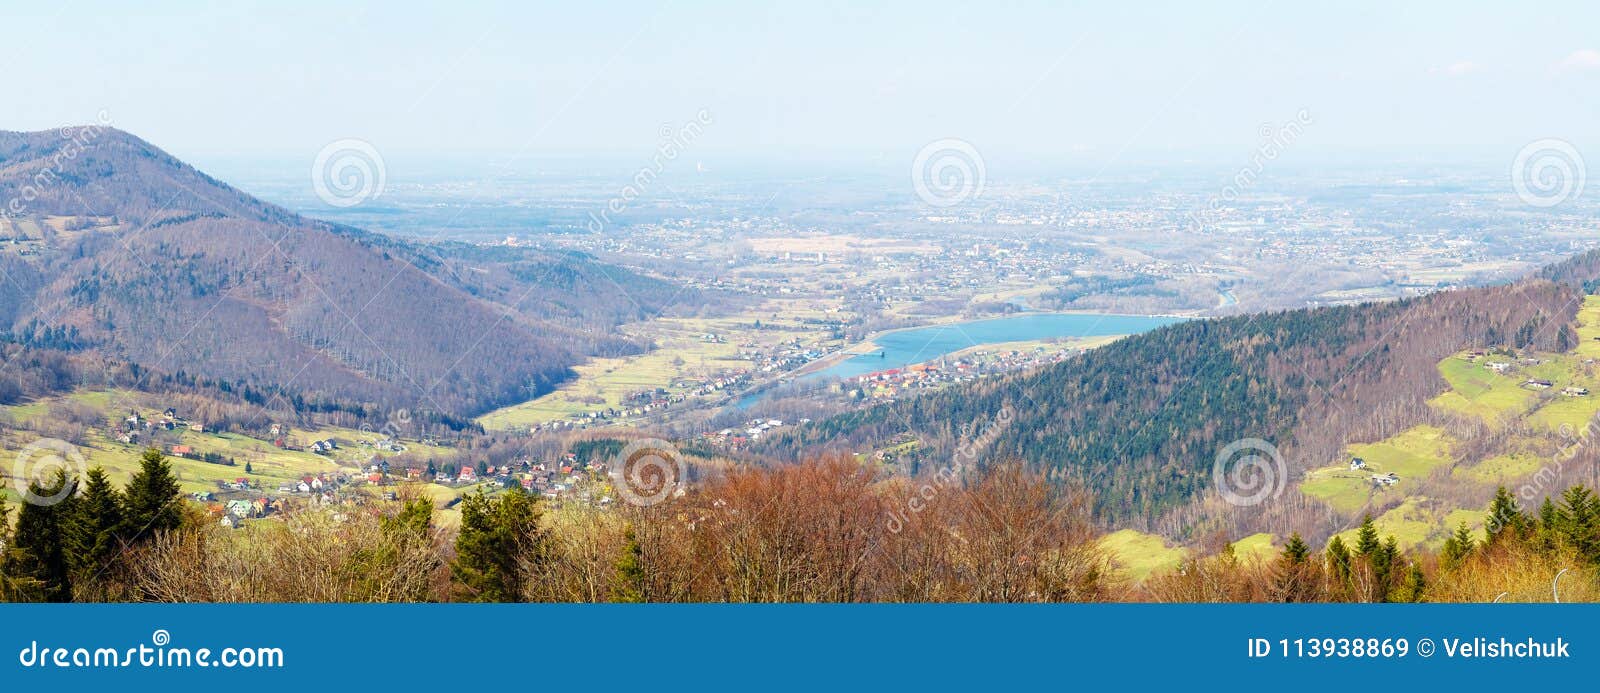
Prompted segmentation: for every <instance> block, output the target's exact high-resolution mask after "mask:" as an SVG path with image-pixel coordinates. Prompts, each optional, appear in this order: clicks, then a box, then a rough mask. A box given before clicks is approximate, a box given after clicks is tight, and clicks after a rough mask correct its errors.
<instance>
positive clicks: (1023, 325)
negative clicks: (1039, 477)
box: [805, 313, 1183, 379]
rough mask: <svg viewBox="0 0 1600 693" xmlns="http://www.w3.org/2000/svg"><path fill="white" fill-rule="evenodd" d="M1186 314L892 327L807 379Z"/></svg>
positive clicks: (1122, 329) (1142, 327) (1157, 323)
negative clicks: (869, 347)
mask: <svg viewBox="0 0 1600 693" xmlns="http://www.w3.org/2000/svg"><path fill="white" fill-rule="evenodd" d="M1182 321H1183V318H1174V317H1163V316H1153V315H1106V314H1096V313H1026V314H1023V315H1017V316H1011V317H1004V318H990V319H987V320H972V321H969V322H960V323H951V324H949V325H935V326H932V327H917V328H912V329H908V330H898V331H895V332H887V333H884V334H881V335H878V336H877V337H874V338H873V339H872V342H873V343H874V344H877V345H878V350H876V351H873V352H870V353H866V354H858V355H855V356H852V357H850V358H848V359H845V360H844V361H840V362H839V363H836V364H834V365H832V366H829V367H827V368H825V369H823V370H820V371H817V372H815V373H811V374H808V375H806V376H805V378H808V379H809V378H850V377H854V376H858V375H862V374H865V373H871V372H873V371H881V370H884V369H887V368H902V367H905V366H909V365H911V364H913V363H922V362H924V361H932V360H934V359H937V358H939V357H940V356H944V355H945V354H949V353H953V352H957V351H961V350H962V349H970V348H972V347H975V346H982V345H984V344H997V343H1000V342H1021V341H1027V340H1032V339H1050V338H1054V337H1104V336H1107V335H1118V334H1138V333H1140V332H1147V331H1150V330H1153V329H1155V328H1157V327H1161V326H1163V325H1170V324H1172V323H1175V322H1182Z"/></svg>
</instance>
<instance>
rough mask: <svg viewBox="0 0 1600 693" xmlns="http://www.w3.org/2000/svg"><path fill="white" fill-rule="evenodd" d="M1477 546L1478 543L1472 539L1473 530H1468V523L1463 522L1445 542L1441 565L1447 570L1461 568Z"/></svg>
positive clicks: (1440, 557)
mask: <svg viewBox="0 0 1600 693" xmlns="http://www.w3.org/2000/svg"><path fill="white" fill-rule="evenodd" d="M1475 545H1476V542H1474V541H1473V539H1472V530H1471V529H1468V528H1467V523H1466V521H1465V520H1463V521H1462V522H1461V524H1460V526H1458V527H1456V531H1455V533H1454V534H1451V535H1450V538H1448V539H1445V540H1444V548H1443V549H1440V551H1439V562H1440V564H1441V565H1443V566H1444V567H1445V569H1447V570H1455V569H1456V568H1459V567H1460V566H1461V562H1462V561H1464V560H1466V558H1467V556H1468V555H1470V554H1471V553H1472V549H1473V547H1474V546H1475Z"/></svg>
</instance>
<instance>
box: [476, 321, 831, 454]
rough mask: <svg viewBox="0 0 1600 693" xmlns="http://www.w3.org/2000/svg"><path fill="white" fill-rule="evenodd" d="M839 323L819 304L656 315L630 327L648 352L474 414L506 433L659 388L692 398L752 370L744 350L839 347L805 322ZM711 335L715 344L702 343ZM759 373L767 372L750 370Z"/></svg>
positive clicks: (608, 361)
mask: <svg viewBox="0 0 1600 693" xmlns="http://www.w3.org/2000/svg"><path fill="white" fill-rule="evenodd" d="M830 317H831V318H834V319H836V318H837V315H830V314H829V313H827V312H826V310H825V309H824V306H823V305H822V304H821V303H820V302H817V301H810V300H798V299H793V300H791V299H773V300H769V301H767V302H765V303H764V304H763V305H762V306H761V307H760V308H759V309H752V310H750V311H748V312H746V313H745V314H742V315H739V316H734V317H729V318H709V319H708V318H661V319H658V320H654V321H651V322H649V323H643V324H638V325H634V326H631V327H629V328H627V331H628V332H629V333H630V334H634V335H636V336H640V337H645V338H648V339H650V340H652V341H653V342H654V343H655V345H656V348H654V349H652V350H650V351H649V352H647V353H644V354H639V355H635V356H624V357H618V358H597V359H592V360H590V361H589V362H587V363H584V364H581V365H578V366H576V367H575V368H574V370H575V371H577V374H578V375H577V377H575V378H573V379H571V380H569V381H568V382H566V383H565V384H563V385H562V386H561V387H559V388H557V389H556V390H555V391H554V392H551V393H548V394H545V395H543V396H541V397H539V398H537V399H534V400H530V401H527V402H522V403H520V404H514V405H511V406H508V407H504V408H501V409H497V410H495V411H492V412H489V413H487V414H484V415H483V416H480V417H478V419H477V421H478V423H479V424H481V425H482V426H483V427H484V428H488V429H491V430H510V429H516V428H523V427H527V426H531V425H534V424H540V423H547V422H550V421H556V420H560V419H568V418H572V417H578V416H583V415H585V414H589V413H592V412H602V411H605V410H607V409H623V408H625V406H624V402H625V400H626V398H627V397H628V396H629V395H630V394H632V393H637V392H641V391H653V390H656V389H658V388H659V389H661V390H664V391H666V392H667V394H668V395H685V396H689V395H690V394H691V393H692V392H693V391H694V390H695V389H696V387H698V386H699V384H700V383H701V382H703V381H705V380H706V379H709V378H713V377H719V376H723V375H728V374H734V373H738V372H741V371H748V370H751V369H752V368H753V366H754V363H753V361H752V360H751V359H750V358H749V357H748V356H746V355H741V352H748V351H750V350H752V349H765V350H770V349H774V348H776V347H778V346H779V345H780V344H781V343H783V342H786V341H789V340H794V339H799V340H800V341H801V343H803V344H806V345H807V346H809V347H811V348H819V349H820V348H838V347H841V346H843V344H842V343H841V342H840V341H838V340H833V339H830V338H829V335H828V333H827V331H826V330H824V329H823V328H822V327H821V326H820V325H816V324H808V323H806V322H804V321H805V320H807V319H811V320H826V319H829V318H830ZM707 335H716V336H717V337H718V339H716V340H712V339H707V337H706V336H707ZM754 375H756V376H763V375H766V374H762V373H755V374H754Z"/></svg>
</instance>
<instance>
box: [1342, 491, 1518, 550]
mask: <svg viewBox="0 0 1600 693" xmlns="http://www.w3.org/2000/svg"><path fill="white" fill-rule="evenodd" d="M1486 515H1487V513H1485V512H1484V511H1482V510H1464V509H1460V508H1451V507H1448V506H1447V505H1446V504H1444V503H1442V502H1439V501H1435V500H1433V499H1430V498H1427V497H1425V496H1414V497H1411V498H1407V499H1406V501H1405V502H1404V503H1401V504H1400V505H1398V506H1395V507H1394V508H1391V509H1389V511H1388V512H1385V513H1383V514H1382V515H1379V516H1377V517H1374V518H1373V519H1372V524H1373V526H1374V527H1376V528H1377V529H1378V536H1379V537H1380V538H1382V539H1387V538H1389V537H1390V536H1393V537H1394V538H1395V542H1396V544H1398V545H1399V547H1400V550H1402V551H1409V550H1411V549H1416V548H1426V549H1429V550H1437V549H1438V548H1439V547H1440V546H1442V545H1443V544H1444V541H1445V539H1448V538H1449V537H1450V534H1451V533H1452V532H1454V531H1455V529H1456V527H1457V525H1459V524H1460V523H1462V522H1466V523H1467V527H1468V528H1469V529H1471V530H1473V533H1474V534H1475V535H1476V536H1477V538H1478V539H1482V538H1483V519H1484V517H1485V516H1486ZM1356 532H1357V530H1356V528H1353V527H1352V528H1351V529H1348V530H1346V531H1343V532H1340V533H1339V534H1338V536H1339V538H1340V539H1342V540H1343V541H1344V543H1345V544H1346V545H1347V546H1351V547H1353V546H1355V542H1356Z"/></svg>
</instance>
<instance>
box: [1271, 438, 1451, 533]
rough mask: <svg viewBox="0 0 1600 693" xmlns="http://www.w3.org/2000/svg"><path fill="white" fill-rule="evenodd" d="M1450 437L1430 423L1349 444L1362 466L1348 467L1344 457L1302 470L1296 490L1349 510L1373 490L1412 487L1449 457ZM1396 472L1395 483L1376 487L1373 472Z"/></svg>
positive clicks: (1398, 490) (1395, 490)
mask: <svg viewBox="0 0 1600 693" xmlns="http://www.w3.org/2000/svg"><path fill="white" fill-rule="evenodd" d="M1452 446H1453V441H1452V440H1451V439H1450V437H1449V435H1448V434H1447V433H1445V432H1444V430H1442V429H1440V428H1437V427H1434V426H1417V427H1415V428H1410V429H1407V430H1405V431H1402V432H1401V433H1399V434H1397V435H1394V436H1391V437H1389V438H1386V439H1384V440H1381V441H1378V442H1376V443H1364V444H1357V445H1351V446H1349V447H1348V448H1347V449H1348V450H1349V453H1350V456H1351V457H1359V458H1361V459H1363V460H1365V461H1366V468H1365V469H1360V470H1352V469H1350V467H1349V463H1348V460H1345V461H1342V462H1340V463H1339V464H1335V465H1331V466H1328V467H1324V468H1321V469H1315V470H1312V471H1310V472H1307V473H1306V478H1305V480H1304V481H1303V482H1301V484H1300V492H1301V493H1304V494H1306V495H1308V496H1311V497H1313V498H1318V499H1320V500H1322V501H1323V502H1326V503H1328V504H1329V505H1331V506H1333V508H1334V509H1336V510H1338V511H1340V512H1343V513H1353V512H1355V511H1357V510H1360V509H1361V508H1362V507H1365V506H1366V505H1367V501H1368V500H1369V498H1371V495H1372V494H1374V493H1401V494H1404V493H1406V492H1408V491H1412V490H1415V488H1416V487H1417V486H1418V485H1419V483H1420V480H1421V479H1423V478H1425V477H1426V476H1427V475H1428V474H1430V473H1431V472H1432V471H1433V470H1434V469H1435V468H1437V467H1439V466H1440V465H1443V464H1447V463H1449V462H1450V460H1451V448H1452ZM1390 473H1393V474H1396V475H1398V476H1399V477H1400V480H1399V482H1398V483H1396V484H1394V485H1392V486H1385V487H1381V488H1380V487H1378V485H1377V484H1376V483H1375V482H1374V481H1373V479H1372V477H1373V475H1377V474H1390Z"/></svg>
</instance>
